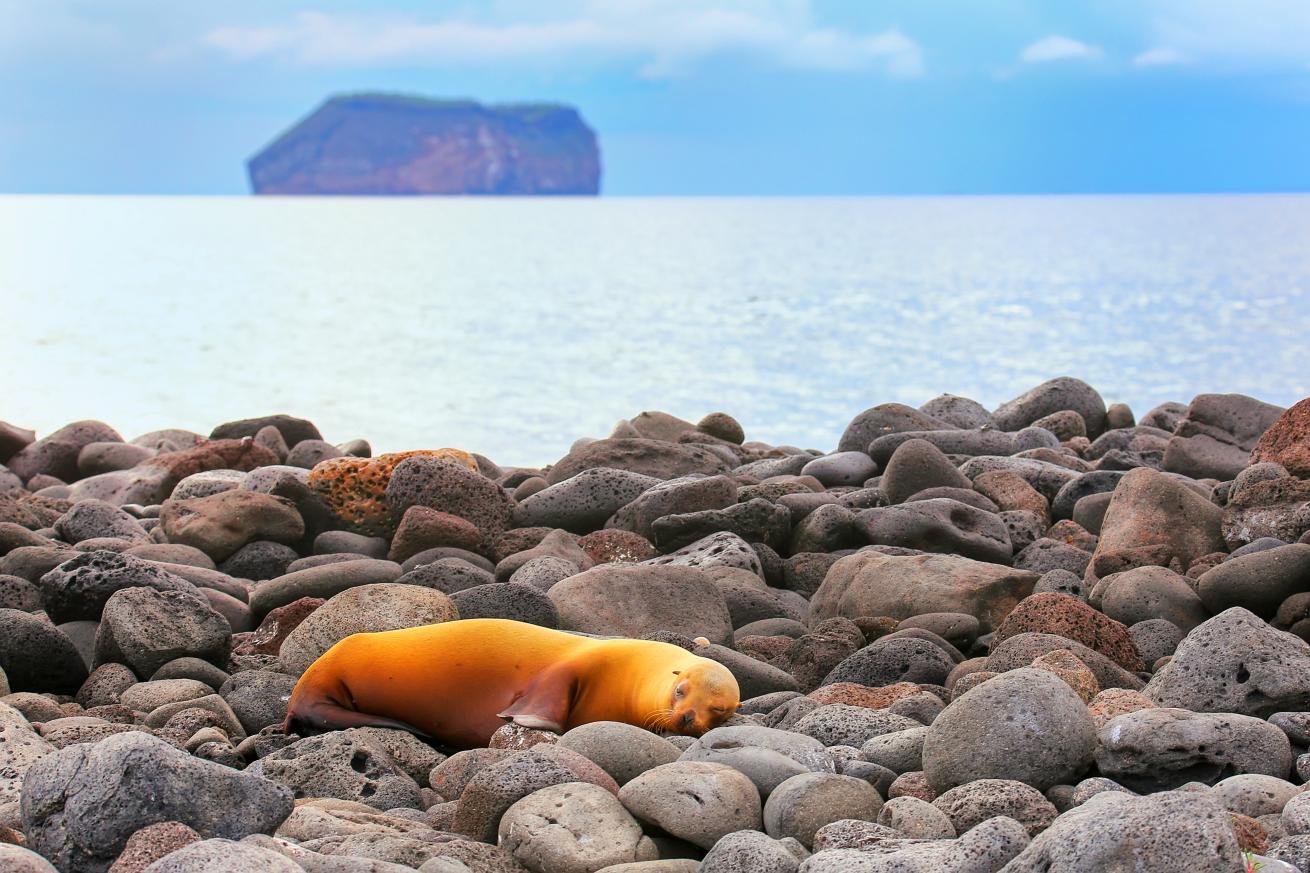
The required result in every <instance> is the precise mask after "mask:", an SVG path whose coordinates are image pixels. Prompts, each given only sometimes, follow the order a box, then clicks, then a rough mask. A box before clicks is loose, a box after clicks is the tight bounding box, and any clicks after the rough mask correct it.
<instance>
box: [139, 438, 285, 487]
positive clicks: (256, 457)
mask: <svg viewBox="0 0 1310 873" xmlns="http://www.w3.org/2000/svg"><path fill="white" fill-rule="evenodd" d="M277 463H280V462H279V460H278V457H277V455H275V454H273V452H272V450H270V449H268V448H265V447H264V446H261V445H260V444H259V443H257V442H255V441H254V440H253V439H250V438H249V437H247V438H245V439H239V440H205V441H203V442H199V443H196V444H195V445H194V446H192V447H191V448H189V449H182V450H181V451H177V452H165V453H164V454H162V455H155V456H154V457H153V458H148V459H146V460H144V461H142V462H141V463H140V464H139V465H138V466H141V467H160V468H162V469H164V470H167V471H168V477H169V478H170V479H172V480H173V482H174V483H177V482H181V481H182V480H183V479H185V478H186V477H187V476H190V475H192V474H194V473H205V472H208V471H209V470H241V471H243V472H248V471H250V470H254V469H256V468H258V467H268V466H271V465H273V464H277Z"/></svg>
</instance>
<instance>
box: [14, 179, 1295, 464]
mask: <svg viewBox="0 0 1310 873" xmlns="http://www.w3.org/2000/svg"><path fill="white" fill-rule="evenodd" d="M1307 241H1310V197H1307V196H1285V197H1284V196H1279V197H1267V196H1266V197H1046V198H960V199H956V198H900V199H898V198H869V199H828V200H825V199H812V200H811V199H795V200H789V199H613V198H605V199H599V200H557V199H549V200H547V199H542V200H525V199H494V200H493V199H486V200H473V199H394V200H385V199H383V200H372V199H339V200H337V199H334V200H325V199H313V200H280V199H262V198H261V199H253V198H250V199H243V198H172V199H164V198H123V197H110V198H55V197H31V198H18V197H0V304H3V308H2V310H0V311H2V312H3V314H4V323H5V324H6V326H7V335H8V342H7V344H6V350H7V354H6V363H7V367H6V368H5V369H6V372H7V374H8V378H7V379H6V383H5V391H4V394H3V395H2V402H0V419H4V420H8V421H11V422H13V423H15V424H19V425H22V426H26V427H35V428H36V429H37V430H38V431H39V432H40V433H46V432H48V431H49V430H51V429H53V428H55V427H57V426H59V425H61V424H63V423H65V422H67V421H70V420H74V419H78V418H100V419H103V420H105V421H108V422H109V423H111V424H113V425H114V426H115V427H117V428H118V429H119V430H120V431H121V432H122V433H123V434H124V436H126V437H128V438H131V437H133V436H135V435H137V434H138V433H140V432H143V431H147V430H151V429H155V428H160V427H166V426H180V427H188V428H192V429H195V430H200V431H204V432H208V431H209V429H210V428H211V427H212V426H213V425H215V424H217V423H219V422H222V421H225V420H229V419H233V418H241V417H247V416H251V415H259V414H265V413H268V412H274V411H286V412H292V413H294V414H297V415H302V416H305V417H307V418H310V419H312V420H314V421H315V422H316V423H317V424H318V425H319V427H320V428H321V429H322V430H323V432H324V435H325V437H326V438H327V439H329V440H333V441H338V442H339V441H342V440H346V439H349V438H353V437H357V436H363V437H366V438H368V439H370V440H371V441H372V442H373V445H374V447H375V449H377V450H381V451H389V450H400V449H407V448H419V447H432V446H438V445H452V446H459V447H462V448H467V449H470V450H474V451H480V452H483V453H485V454H487V455H489V456H490V457H492V458H493V459H495V460H497V461H499V462H501V463H507V464H514V463H525V464H526V463H534V464H535V463H543V462H548V461H551V460H554V459H555V458H557V457H559V456H560V455H561V454H563V453H564V452H565V451H566V450H567V448H568V445H569V443H570V442H571V441H572V440H573V439H574V438H576V437H578V436H583V435H590V436H603V435H605V434H606V433H607V432H608V431H609V429H610V428H611V427H612V426H613V424H614V422H615V421H616V420H618V419H620V418H625V417H630V416H632V415H635V414H636V413H637V412H639V411H641V410H643V409H663V410H666V411H669V412H673V413H675V414H677V415H681V416H683V417H685V418H689V419H691V420H693V421H694V420H696V419H698V418H699V417H700V416H701V415H703V414H705V413H707V412H710V411H712V410H716V409H722V410H724V411H727V412H729V413H732V414H733V415H735V416H736V417H737V418H739V419H740V420H741V421H742V423H743V424H744V425H745V427H746V432H747V436H748V437H749V438H753V439H762V440H767V441H770V442H779V443H782V442H785V443H790V444H796V445H803V446H812V447H815V448H821V449H831V448H833V447H834V446H835V444H836V439H837V436H838V434H840V432H841V430H842V428H843V427H844V426H845V424H846V422H847V421H849V420H850V418H851V417H852V416H853V415H854V414H855V413H856V412H858V411H860V410H861V409H864V408H866V407H868V406H871V405H873V404H875V403H880V402H886V401H892V400H895V401H901V402H905V403H910V404H913V405H918V404H920V403H922V402H924V401H925V400H927V399H929V398H930V397H932V396H934V395H935V394H938V393H941V392H944V391H949V392H951V393H955V394H964V395H968V396H972V397H974V398H976V399H978V400H980V401H982V402H983V403H985V404H987V405H989V406H992V405H995V404H997V403H999V402H1001V401H1003V400H1006V399H1008V398H1009V397H1011V396H1013V395H1015V394H1017V393H1018V392H1020V391H1022V390H1024V389H1026V388H1028V387H1031V386H1032V385H1034V384H1036V383H1037V382H1039V381H1041V380H1043V379H1046V378H1049V377H1051V376H1056V375H1066V374H1067V375H1076V376H1079V377H1082V378H1084V379H1087V380H1088V381H1090V382H1091V383H1092V384H1093V385H1095V386H1097V387H1098V388H1099V389H1100V390H1101V391H1102V393H1103V394H1104V395H1105V397H1106V399H1107V401H1116V400H1124V401H1127V402H1129V403H1130V404H1132V406H1133V408H1134V409H1135V410H1136V411H1137V412H1138V414H1140V413H1142V412H1145V411H1146V409H1147V408H1149V407H1150V406H1152V405H1154V404H1156V403H1158V402H1161V401H1165V400H1181V401H1184V402H1185V401H1187V400H1189V399H1190V398H1191V397H1192V395H1193V394H1196V393H1198V392H1203V391H1240V392H1243V393H1249V394H1253V395H1255V396H1257V397H1260V398H1261V399H1264V400H1269V401H1271V402H1275V403H1280V404H1284V405H1286V404H1289V403H1291V402H1293V401H1295V400H1297V399H1299V398H1301V397H1303V396H1305V395H1307V394H1310V346H1308V345H1307V343H1306V338H1307V336H1310V291H1308V290H1307V289H1308V287H1310V245H1307Z"/></svg>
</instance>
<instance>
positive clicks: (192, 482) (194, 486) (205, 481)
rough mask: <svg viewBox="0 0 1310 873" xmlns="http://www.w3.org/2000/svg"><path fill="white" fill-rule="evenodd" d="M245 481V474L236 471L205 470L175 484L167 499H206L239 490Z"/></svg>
mask: <svg viewBox="0 0 1310 873" xmlns="http://www.w3.org/2000/svg"><path fill="white" fill-rule="evenodd" d="M245 479H246V474H245V473H242V472H240V471H238V470H206V471H205V472H203V473H192V474H191V475H190V476H187V477H186V478H185V479H183V480H182V481H181V482H178V483H177V487H176V488H174V489H173V493H172V494H171V495H169V498H170V499H172V500H187V499H190V498H192V497H208V496H210V495H211V494H219V493H221V492H223V491H231V490H233V489H235V488H240V487H241V483H242V482H244V481H245Z"/></svg>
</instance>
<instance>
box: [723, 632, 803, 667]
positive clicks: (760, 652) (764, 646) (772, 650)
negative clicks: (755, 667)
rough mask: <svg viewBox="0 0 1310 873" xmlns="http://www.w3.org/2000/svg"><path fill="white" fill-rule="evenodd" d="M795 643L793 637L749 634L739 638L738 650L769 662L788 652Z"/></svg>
mask: <svg viewBox="0 0 1310 873" xmlns="http://www.w3.org/2000/svg"><path fill="white" fill-rule="evenodd" d="M794 645H796V641H795V640H794V639H792V638H791V637H784V636H774V637H762V636H747V637H742V638H741V639H739V640H737V651H739V652H741V653H742V654H743V655H750V656H751V657H752V658H754V659H756V660H757V661H763V662H765V663H766V664H767V663H771V662H772V661H773V660H774V659H776V658H781V657H782V656H783V655H785V654H787V652H789V651H790V650H791V647H792V646H794Z"/></svg>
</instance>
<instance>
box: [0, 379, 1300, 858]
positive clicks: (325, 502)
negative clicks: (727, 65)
mask: <svg viewBox="0 0 1310 873" xmlns="http://www.w3.org/2000/svg"><path fill="white" fill-rule="evenodd" d="M37 436H38V435H36V434H33V433H32V432H30V431H26V430H23V429H22V428H20V427H17V426H13V425H9V424H5V423H3V422H0V668H2V671H0V869H3V870H5V871H15V873H37V871H51V870H58V871H63V873H101V871H107V870H108V871H113V873H140V871H149V873H193V871H206V873H210V871H218V873H227V871H231V873H237V871H241V873H246V871H265V870H267V871H287V873H296V871H307V873H349V871H370V873H402V871H412V870H420V871H422V873H511V871H515V873H522V871H532V873H583V871H597V870H605V871H608V873H691V871H700V873H909V871H913V873H921V871H934V873H998V871H1004V873H1095V871H1120V870H1123V871H1127V870H1133V871H1170V873H1173V871H1188V873H1236V871H1242V870H1247V869H1249V865H1251V864H1261V865H1263V866H1260V867H1259V868H1258V869H1260V870H1261V871H1262V873H1280V871H1282V873H1286V871H1296V870H1299V871H1301V873H1310V793H1306V792H1304V791H1303V789H1304V788H1305V787H1306V782H1307V780H1310V751H1308V749H1310V645H1308V644H1307V642H1306V640H1310V399H1308V400H1305V401H1302V402H1301V403H1299V404H1297V405H1295V406H1293V407H1292V408H1290V409H1286V410H1284V409H1282V408H1280V407H1277V406H1273V405H1270V404H1268V403H1263V402H1260V401H1259V400H1256V399H1253V398H1250V397H1245V396H1242V395H1231V394H1226V395H1216V394H1210V395H1201V396H1198V397H1195V398H1193V399H1192V400H1191V402H1190V403H1186V404H1184V403H1181V402H1169V403H1163V404H1161V405H1160V406H1157V407H1156V408H1154V409H1151V410H1149V411H1146V412H1144V413H1142V414H1141V415H1140V417H1135V416H1134V413H1133V411H1132V410H1130V409H1128V408H1127V407H1126V406H1123V405H1121V404H1116V405H1112V406H1109V407H1108V408H1107V406H1106V404H1105V403H1104V401H1103V399H1102V398H1101V396H1100V395H1099V394H1098V393H1097V391H1096V390H1095V389H1093V388H1092V387H1091V386H1089V385H1087V384H1085V383H1083V382H1081V381H1079V380H1076V379H1071V378H1060V379H1055V380H1052V381H1050V382H1047V383H1044V384H1042V385H1039V386H1037V387H1036V388H1033V389H1032V390H1030V391H1028V392H1026V393H1024V394H1022V395H1020V396H1019V397H1016V398H1015V399H1014V400H1012V401H1010V402H1008V403H1005V404H1003V405H1002V406H1001V407H999V408H998V409H996V410H990V411H989V410H987V409H985V408H983V407H982V406H980V405H979V404H978V403H976V402H974V401H972V400H969V399H966V398H963V397H957V396H952V395H942V396H940V397H938V398H935V399H933V400H931V401H929V402H928V403H925V404H924V405H923V406H922V407H920V408H918V409H914V408H911V407H908V406H903V405H900V404H894V403H888V404H882V405H879V406H874V407H873V408H871V409H868V410H865V411H864V412H861V413H860V414H859V415H857V416H855V418H854V419H853V420H852V421H851V422H850V424H849V425H848V426H847V428H846V430H845V432H844V433H843V435H842V437H841V440H840V443H839V445H838V446H837V447H836V449H835V450H834V451H831V452H828V453H823V452H820V451H815V450H809V449H801V448H797V447H792V446H771V445H765V444H762V443H758V442H751V441H748V440H747V439H746V436H747V435H746V434H745V433H744V432H743V429H742V427H741V426H740V425H739V424H738V423H737V422H736V421H735V420H734V419H733V418H732V417H730V416H729V415H727V414H724V413H713V414H711V415H708V416H706V417H705V418H703V419H702V420H700V421H699V422H698V423H692V422H689V421H684V420H681V419H679V418H676V417H674V416H672V415H668V414H665V413H660V412H644V413H641V414H640V415H637V416H635V417H634V418H632V419H631V420H626V421H622V422H620V423H619V424H618V426H617V427H616V428H615V430H614V432H613V433H612V434H610V435H609V436H608V437H606V438H603V439H581V440H579V441H578V442H577V443H576V444H575V445H574V446H573V448H572V450H571V451H570V452H569V453H568V454H567V455H566V456H565V457H563V458H561V459H560V460H559V461H558V462H556V463H555V464H553V465H551V466H549V467H547V468H545V469H524V468H517V467H502V466H499V465H497V464H496V463H495V462H494V461H493V460H491V459H488V458H485V457H483V456H481V455H477V454H472V453H470V452H467V451H464V450H460V449H448V448H442V449H431V450H419V451H412V452H404V453H399V454H390V455H382V456H379V457H370V455H371V452H370V448H369V445H368V443H367V442H365V441H363V440H354V441H352V442H348V443H343V444H339V445H334V444H332V443H329V442H327V441H325V440H324V439H323V437H322V434H320V432H319V431H318V429H317V428H316V427H315V426H314V425H313V424H312V423H311V422H309V421H306V420H303V419H299V418H294V417H291V416H287V415H273V416H267V417H263V418H254V419H248V420H243V421H234V422H228V423H225V424H220V425H219V426H217V427H215V428H214V429H213V431H212V432H211V433H209V434H207V435H202V434H197V433H192V432H189V431H183V430H167V431H159V432H155V433H150V434H146V435H144V436H140V437H137V438H136V439H132V440H130V441H127V440H125V439H124V438H123V437H122V436H121V435H120V434H119V433H118V432H117V431H115V430H114V429H113V428H112V427H110V426H109V425H107V424H104V423H101V422H98V421H80V422H75V423H73V424H70V425H68V426H66V427H64V428H62V429H60V430H58V431H55V432H54V433H51V434H46V435H40V438H39V439H38V438H37ZM477 617H499V618H510V619H517V620H519V621H525V622H531V623H534V624H538V625H543V626H546V627H552V628H560V629H564V630H569V631H578V632H585V633H592V634H602V635H610V636H624V637H633V638H651V639H660V640H664V641H667V642H672V643H675V644H677V645H682V646H684V647H686V648H688V649H690V650H694V651H695V652H696V653H697V654H699V655H702V656H704V657H708V658H712V659H714V660H717V661H719V662H721V663H723V664H724V665H726V666H727V667H728V668H729V669H730V670H731V671H732V672H733V674H734V675H735V676H736V678H737V680H738V683H739V685H740V687H741V690H742V695H741V696H742V700H743V703H742V706H741V709H740V711H739V712H738V714H737V715H736V716H734V717H733V718H732V719H731V720H730V721H729V722H728V723H727V724H725V725H724V726H722V727H719V728H716V729H714V730H713V731H710V732H709V733H707V734H705V735H704V736H701V737H699V738H695V737H687V736H661V735H657V734H654V733H650V732H648V731H645V730H642V729H641V728H638V727H634V726H630V725H623V724H617V723H609V722H601V723H595V724H588V725H584V726H582V727H578V728H574V729H573V730H570V731H568V732H566V733H564V734H562V735H555V734H551V733H546V732H543V731H536V730H529V729H525V728H520V727H517V726H509V725H507V726H506V727H505V728H503V729H502V730H500V731H499V732H497V734H496V735H495V737H494V738H493V739H492V742H491V744H490V747H489V748H478V749H471V750H466V751H461V752H458V753H455V754H451V755H449V756H446V755H445V754H442V753H441V752H440V751H438V750H436V749H434V748H432V747H431V746H429V745H427V744H425V743H423V742H422V741H420V740H419V739H417V738H415V737H414V736H412V735H410V734H408V733H404V732H401V731H393V730H385V729H379V728H357V729H352V730H345V731H336V732H331V733H326V734H320V735H315V736H309V737H300V736H295V735H290V736H288V735H286V734H284V733H283V730H282V722H283V719H284V717H285V714H286V705H287V697H288V695H289V693H290V691H291V688H292V687H293V685H294V684H295V682H296V678H297V677H298V676H299V675H300V673H301V672H303V671H304V670H305V668H306V667H307V666H308V665H309V664H310V663H312V662H313V661H314V659H315V658H317V657H318V656H319V655H320V654H322V653H323V652H324V651H326V650H327V649H328V648H329V647H330V646H331V645H332V644H333V643H335V642H336V641H338V640H340V639H342V638H344V637H346V636H348V635H349V634H352V633H357V632H361V631H377V630H389V629H396V628H404V627H412V626H416V625H422V624H430V623H434V622H444V621H452V620H457V619H460V618H477ZM700 637H704V638H706V639H708V640H709V641H710V642H709V644H708V645H706V644H704V641H703V640H702V641H701V643H700V644H699V645H698V644H697V643H696V642H694V640H696V639H697V638H700Z"/></svg>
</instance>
